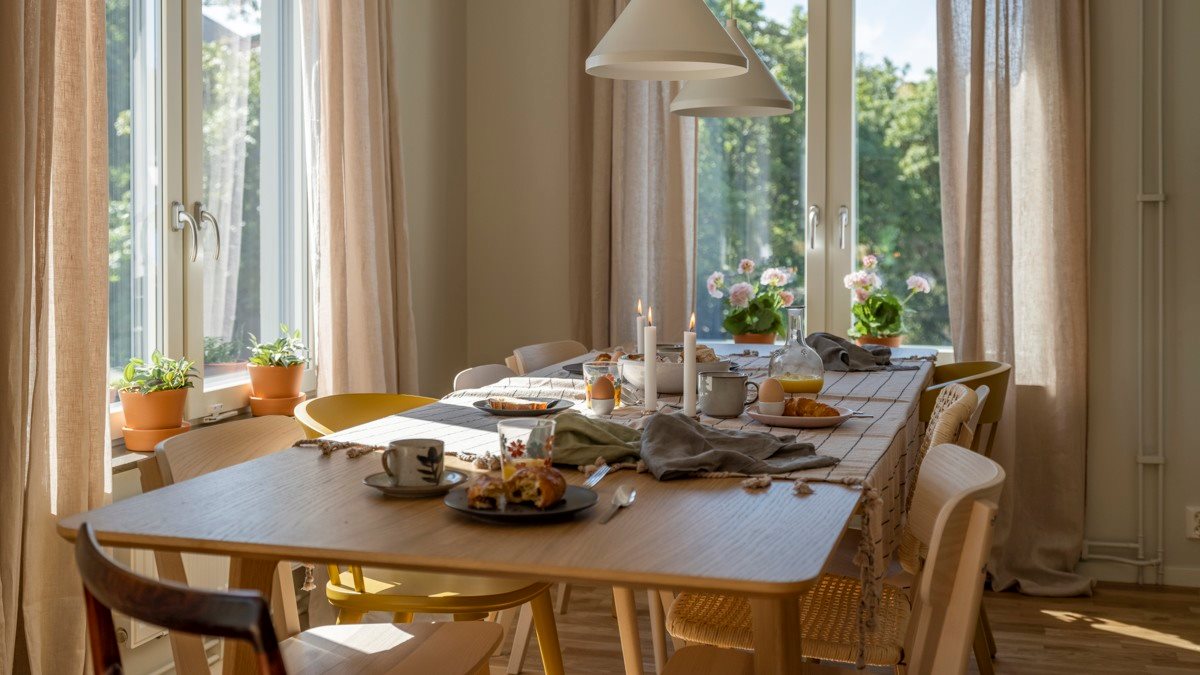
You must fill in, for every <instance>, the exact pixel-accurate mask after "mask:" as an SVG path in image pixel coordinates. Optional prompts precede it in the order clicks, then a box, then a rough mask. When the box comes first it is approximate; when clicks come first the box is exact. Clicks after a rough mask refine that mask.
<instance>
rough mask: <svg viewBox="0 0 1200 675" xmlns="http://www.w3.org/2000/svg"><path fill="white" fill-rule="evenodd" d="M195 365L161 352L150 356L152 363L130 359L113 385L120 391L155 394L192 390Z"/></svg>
mask: <svg viewBox="0 0 1200 675" xmlns="http://www.w3.org/2000/svg"><path fill="white" fill-rule="evenodd" d="M194 366H195V363H193V362H191V361H188V360H187V359H169V358H167V357H165V356H163V355H162V354H161V353H160V352H157V351H156V352H154V353H153V354H151V355H150V361H149V362H146V361H144V360H142V359H139V358H136V357H135V358H132V359H129V363H127V364H125V371H124V372H123V373H122V374H121V377H120V379H117V380H116V381H114V382H113V383H112V386H113V387H115V388H116V389H117V390H118V391H132V392H136V393H139V394H153V393H154V392H156V391H169V390H172V389H190V388H191V387H192V386H193V384H194V383H193V382H192V380H193V379H194V378H195V377H196V369H195V367H194Z"/></svg>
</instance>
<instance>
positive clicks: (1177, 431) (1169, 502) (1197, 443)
mask: <svg viewBox="0 0 1200 675" xmlns="http://www.w3.org/2000/svg"><path fill="white" fill-rule="evenodd" d="M1140 5H1141V3H1136V2H1126V1H1125V0H1093V1H1092V5H1091V11H1092V24H1091V28H1092V35H1091V39H1092V42H1091V44H1092V80H1091V81H1092V157H1091V170H1092V174H1091V194H1092V201H1091V218H1092V241H1091V254H1092V257H1091V268H1092V280H1091V281H1092V283H1091V331H1090V333H1091V354H1090V373H1091V382H1090V386H1089V399H1090V401H1089V404H1090V423H1089V425H1088V434H1089V440H1088V503H1087V537H1088V538H1089V539H1092V540H1103V541H1134V540H1135V539H1136V532H1137V503H1138V495H1137V479H1136V466H1137V465H1136V463H1135V460H1134V458H1135V455H1136V452H1137V448H1138V445H1139V443H1138V438H1139V432H1138V424H1137V409H1138V402H1137V382H1138V379H1139V363H1138V362H1139V352H1138V334H1139V332H1143V335H1144V338H1143V339H1144V341H1145V349H1144V356H1145V358H1144V360H1143V365H1144V377H1145V379H1144V383H1145V392H1146V401H1145V411H1146V417H1145V422H1144V430H1143V432H1142V433H1143V437H1144V438H1146V439H1147V444H1146V447H1147V451H1148V452H1152V451H1153V449H1154V442H1155V430H1156V426H1157V422H1156V417H1155V408H1154V406H1155V405H1156V404H1157V401H1156V392H1157V384H1156V381H1155V375H1156V372H1157V370H1156V369H1157V366H1156V356H1157V352H1156V350H1155V347H1156V345H1157V343H1158V337H1157V315H1156V311H1157V310H1156V305H1155V304H1154V303H1155V298H1156V284H1157V274H1158V270H1159V268H1160V266H1159V263H1158V259H1157V256H1158V246H1157V241H1158V240H1157V227H1158V222H1157V215H1156V207H1155V206H1154V205H1152V204H1147V205H1146V206H1144V207H1141V208H1142V209H1143V213H1144V215H1145V224H1144V233H1145V235H1144V238H1143V241H1142V245H1143V246H1144V255H1143V261H1144V275H1143V279H1144V284H1145V286H1144V291H1145V292H1144V293H1143V294H1142V297H1141V298H1139V294H1138V277H1137V269H1136V266H1137V251H1138V246H1139V229H1138V209H1139V205H1138V202H1137V195H1138V192H1139V187H1138V134H1137V129H1138V108H1139V105H1142V104H1143V103H1144V105H1145V106H1146V107H1145V122H1146V134H1145V165H1146V167H1147V169H1148V171H1147V174H1146V177H1145V183H1144V189H1145V190H1146V191H1151V190H1153V189H1154V188H1155V187H1156V185H1157V157H1156V147H1157V143H1156V133H1157V124H1158V123H1157V117H1158V115H1157V111H1156V109H1155V105H1156V96H1155V91H1156V90H1155V82H1156V77H1155V73H1156V68H1157V65H1156V50H1155V46H1156V44H1157V35H1156V33H1157V20H1156V19H1155V14H1154V13H1153V12H1150V13H1149V14H1148V15H1147V20H1146V27H1145V32H1144V35H1145V36H1146V38H1145V40H1146V47H1147V49H1146V54H1147V62H1146V65H1145V74H1144V75H1143V74H1142V73H1140V72H1139V69H1138V51H1139V45H1138V39H1137V35H1138V33H1137V26H1138V21H1139V16H1138V15H1139V7H1140ZM1146 5H1147V8H1148V9H1151V10H1153V9H1154V8H1155V7H1157V6H1158V3H1156V2H1147V3H1146ZM1165 19H1166V20H1165V22H1164V33H1163V45H1164V56H1163V90H1164V92H1165V98H1164V104H1163V109H1164V110H1165V116H1164V119H1163V127H1162V133H1163V139H1164V146H1165V152H1164V154H1163V163H1164V176H1165V186H1164V192H1165V194H1166V197H1167V201H1166V208H1165V212H1164V213H1165V228H1164V229H1165V232H1166V240H1165V244H1166V246H1165V249H1164V251H1165V256H1164V259H1163V264H1162V266H1161V269H1162V270H1163V273H1164V275H1165V276H1164V280H1165V290H1166V293H1165V305H1164V316H1165V322H1164V323H1165V325H1164V332H1163V335H1164V337H1165V349H1164V351H1163V357H1164V372H1165V373H1166V377H1165V378H1164V385H1165V387H1164V391H1165V396H1164V397H1163V402H1164V407H1163V414H1164V428H1165V433H1164V436H1163V438H1164V440H1165V449H1166V465H1165V467H1166V471H1165V485H1164V487H1165V497H1166V509H1165V536H1164V542H1163V543H1164V546H1165V556H1166V557H1165V560H1166V570H1165V572H1166V575H1165V576H1166V579H1165V581H1166V583H1168V584H1174V585H1188V586H1200V541H1189V540H1187V539H1185V538H1184V508H1185V506H1189V505H1190V506H1200V426H1198V425H1197V424H1196V423H1195V421H1194V417H1192V415H1194V414H1195V412H1194V411H1196V410H1200V387H1197V383H1196V380H1195V376H1196V375H1197V374H1200V352H1198V351H1197V350H1196V346H1195V344H1194V341H1195V340H1194V338H1195V336H1197V335H1200V313H1198V312H1197V311H1196V308H1197V307H1198V306H1200V301H1198V300H1197V298H1200V275H1197V273H1196V271H1195V265H1194V264H1193V262H1192V261H1193V259H1194V258H1195V255H1196V251H1198V250H1200V227H1198V226H1197V225H1198V222H1197V221H1198V217H1197V214H1200V190H1198V189H1197V183H1198V181H1200V134H1197V133H1196V124H1197V122H1198V121H1200V77H1197V76H1196V72H1195V70H1196V64H1198V63H1200V41H1197V40H1196V39H1195V31H1196V27H1197V26H1200V3H1197V2H1193V1H1191V0H1167V1H1166V2H1165ZM1139 78H1140V79H1141V81H1142V83H1143V84H1144V86H1145V88H1146V89H1145V100H1144V101H1143V99H1142V98H1141V96H1140V94H1139ZM1139 311H1140V312H1141V314H1140V317H1139ZM1153 476H1154V472H1153V470H1152V469H1150V470H1147V472H1146V481H1145V487H1146V498H1145V502H1144V503H1145V506H1146V508H1147V510H1148V511H1147V513H1148V517H1147V520H1146V522H1147V524H1148V525H1149V527H1148V528H1147V532H1146V535H1147V549H1146V550H1147V556H1148V557H1152V556H1153V555H1154V554H1155V548H1156V547H1157V542H1155V540H1154V537H1155V534H1156V530H1155V528H1154V526H1153V525H1154V508H1155V501H1154V498H1153V497H1154V495H1155V492H1156V489H1155V486H1154V485H1153V484H1152V480H1151V478H1152V477H1153ZM1104 552H1106V553H1107V552H1112V551H1111V550H1109V551H1104ZM1081 569H1082V570H1083V571H1085V572H1086V573H1088V574H1093V575H1096V576H1097V577H1099V578H1102V579H1110V580H1122V581H1132V580H1134V578H1135V577H1134V572H1133V569H1132V568H1131V567H1129V566H1126V565H1119V564H1114V563H1102V562H1088V563H1084V564H1083V566H1082V568H1081ZM1147 581H1151V582H1152V581H1153V577H1152V575H1148V576H1147Z"/></svg>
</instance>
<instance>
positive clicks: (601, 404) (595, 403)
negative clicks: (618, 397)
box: [592, 397, 615, 415]
mask: <svg viewBox="0 0 1200 675" xmlns="http://www.w3.org/2000/svg"><path fill="white" fill-rule="evenodd" d="M614 404H615V401H614V400H613V399H611V398H595V397H593V398H592V412H594V413H596V414H597V415H611V414H612V411H613V405H614Z"/></svg>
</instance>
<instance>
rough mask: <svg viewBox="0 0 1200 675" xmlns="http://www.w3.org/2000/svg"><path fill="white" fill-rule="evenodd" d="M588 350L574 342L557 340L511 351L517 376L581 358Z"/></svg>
mask: <svg viewBox="0 0 1200 675" xmlns="http://www.w3.org/2000/svg"><path fill="white" fill-rule="evenodd" d="M586 353H588V348H587V347H584V346H583V345H582V344H580V343H578V342H576V341H574V340H559V341H558V342H543V343H542V344H538V345H528V346H526V347H518V348H516V349H514V350H513V359H514V360H515V361H516V363H517V367H516V368H515V369H514V370H516V371H517V374H519V375H528V374H529V373H531V372H533V371H535V370H538V369H539V368H545V367H546V366H552V365H554V364H556V363H559V362H561V361H566V360H567V359H569V358H573V357H576V356H583V355H584V354H586Z"/></svg>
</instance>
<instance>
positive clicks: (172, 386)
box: [112, 351, 196, 452]
mask: <svg viewBox="0 0 1200 675" xmlns="http://www.w3.org/2000/svg"><path fill="white" fill-rule="evenodd" d="M194 365H195V364H193V363H192V362H191V361H188V360H187V359H169V358H167V357H165V356H163V355H162V354H161V353H159V352H157V351H156V352H154V353H153V354H152V355H151V356H150V361H149V363H147V362H146V361H144V360H142V359H139V358H132V359H129V363H127V364H126V365H125V371H124V372H123V373H122V374H121V377H120V379H118V380H116V381H115V382H113V385H112V386H113V387H114V388H115V389H116V390H117V395H118V396H120V398H121V408H122V410H123V411H124V413H125V426H124V428H123V431H124V434H125V447H126V448H128V449H130V450H137V451H140V452H148V451H150V450H153V449H154V446H155V445H157V444H158V442H159V441H161V440H163V439H165V438H170V437H171V436H174V435H176V434H181V433H183V432H185V431H187V430H188V428H189V427H190V426H191V425H190V424H189V423H188V422H186V421H184V419H183V409H184V405H185V404H186V403H187V391H188V389H191V388H192V385H193V382H192V380H193V379H195V377H196V370H195V368H194V367H193V366H194Z"/></svg>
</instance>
